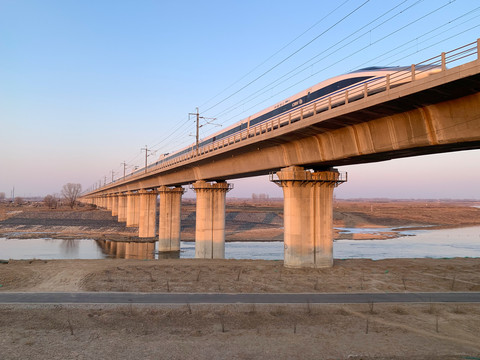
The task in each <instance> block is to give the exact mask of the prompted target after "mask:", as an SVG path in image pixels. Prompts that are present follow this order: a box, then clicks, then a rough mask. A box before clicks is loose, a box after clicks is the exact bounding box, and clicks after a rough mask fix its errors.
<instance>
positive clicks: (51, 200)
mask: <svg viewBox="0 0 480 360" xmlns="http://www.w3.org/2000/svg"><path fill="white" fill-rule="evenodd" d="M43 202H44V204H45V206H46V207H48V208H50V209H56V208H57V204H58V200H57V198H56V197H55V196H53V195H47V196H45V198H44V199H43Z"/></svg>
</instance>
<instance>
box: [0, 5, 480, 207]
mask: <svg viewBox="0 0 480 360" xmlns="http://www.w3.org/2000/svg"><path fill="white" fill-rule="evenodd" d="M479 35H480V3H479V2H478V1H472V0H392V1H384V0H338V1H320V0H312V1H310V0H305V1H302V2H300V3H299V2H293V3H292V2H291V1H288V2H287V1H283V0H276V1H262V0H255V1H250V0H245V1H226V0H223V1H208V0H205V1H168V2H167V1H160V0H157V1H153V0H150V1H149V0H136V1H133V0H131V1H122V0H115V1H109V0H96V1H93V0H92V1H89V0H86V1H74V0H42V1H38V0H36V1H33V0H31V1H28V0H0V154H1V155H0V192H4V193H5V194H6V196H7V197H10V195H11V192H12V189H13V188H15V195H17V196H24V197H28V196H45V195H47V194H59V193H60V191H61V188H62V186H63V185H64V184H66V183H69V182H73V183H80V184H82V187H83V188H84V189H87V188H89V187H90V186H92V185H93V184H95V183H96V184H98V183H99V182H104V181H105V179H106V180H107V181H110V180H111V179H112V172H113V178H117V177H121V176H123V171H124V165H123V163H125V164H126V165H125V169H126V172H127V174H128V173H129V172H131V171H132V170H133V169H134V168H135V166H143V165H144V161H145V151H144V150H141V149H143V148H148V149H149V152H148V154H149V157H148V159H147V161H148V162H150V161H155V160H156V159H157V158H158V157H159V156H160V155H161V154H163V153H167V152H173V151H175V150H178V149H181V148H183V147H185V146H187V145H189V144H191V143H193V142H194V137H192V136H191V135H192V134H194V133H195V122H194V119H193V118H189V115H188V114H189V113H193V112H195V109H196V107H199V111H200V113H201V115H202V116H205V117H209V118H215V119H216V120H214V121H213V124H207V123H203V126H202V127H201V137H204V136H207V135H209V134H211V133H213V132H216V131H218V130H219V129H220V128H219V126H220V125H221V126H223V127H225V126H228V125H230V124H233V123H234V122H236V121H239V120H241V119H243V118H246V117H248V116H249V115H251V114H254V113H255V112H257V111H260V110H262V109H264V108H266V107H269V106H271V105H273V104H275V103H276V102H279V101H281V100H282V99H285V98H287V97H288V96H290V95H292V94H295V93H297V92H299V91H302V90H303V89H306V88H308V87H310V86H312V85H314V84H316V83H318V82H320V81H322V80H325V79H328V78H330V77H333V76H336V75H339V74H343V73H346V72H349V71H352V70H355V69H359V68H362V67H367V66H375V65H381V66H387V65H410V64H412V63H417V62H420V61H423V60H425V59H428V58H430V57H433V56H436V55H438V54H440V53H441V52H443V51H448V50H452V49H455V48H457V47H460V46H462V45H465V44H467V43H470V42H473V41H475V40H476V39H477V38H478V37H480V36H479ZM471 60H474V59H471ZM150 150H151V152H150ZM478 164H480V150H471V151H462V152H456V153H448V154H438V155H429V156H422V157H415V158H406V159H398V160H391V161H386V162H379V163H374V164H362V165H355V166H342V167H338V169H339V170H340V171H346V172H348V179H349V181H348V182H347V183H345V184H343V185H341V186H340V187H339V188H338V189H337V190H336V196H337V198H375V197H389V198H453V199H480V190H479V188H480V187H479V186H478V184H480V166H479V165H478ZM233 183H234V190H232V191H231V192H230V193H229V195H228V196H232V197H250V196H251V194H252V193H265V194H268V195H270V196H271V197H281V196H282V191H281V189H280V188H278V187H277V186H276V185H274V184H273V183H270V182H269V181H268V177H258V178H248V179H239V180H234V181H233ZM186 196H190V197H193V196H194V194H193V192H192V190H188V191H187V194H186Z"/></svg>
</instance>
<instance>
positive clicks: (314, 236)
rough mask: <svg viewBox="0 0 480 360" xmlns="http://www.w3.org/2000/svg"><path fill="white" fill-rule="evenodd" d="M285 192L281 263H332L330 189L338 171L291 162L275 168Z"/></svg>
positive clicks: (298, 265) (295, 265) (336, 182)
mask: <svg viewBox="0 0 480 360" xmlns="http://www.w3.org/2000/svg"><path fill="white" fill-rule="evenodd" d="M276 175H277V176H278V180H273V179H272V181H274V182H275V183H277V185H279V186H281V187H282V189H283V194H284V229H285V230H284V231H285V233H284V246H285V252H284V265H285V266H286V267H292V268H302V267H311V268H322V267H331V266H332V265H333V190H334V188H335V187H337V186H338V185H339V184H340V183H342V182H344V181H345V180H341V178H340V173H339V172H338V171H337V170H335V169H330V170H328V171H318V172H311V171H305V170H304V169H303V168H302V167H299V166H290V167H288V168H285V169H282V171H280V172H277V174H276Z"/></svg>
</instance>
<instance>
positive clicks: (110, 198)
mask: <svg viewBox="0 0 480 360" xmlns="http://www.w3.org/2000/svg"><path fill="white" fill-rule="evenodd" d="M106 208H107V210H110V211H112V208H113V195H111V194H109V195H107V206H106Z"/></svg>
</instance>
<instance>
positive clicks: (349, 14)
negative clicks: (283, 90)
mask: <svg viewBox="0 0 480 360" xmlns="http://www.w3.org/2000/svg"><path fill="white" fill-rule="evenodd" d="M369 1H370V0H365V1H364V2H363V3H362V4H361V5H359V6H358V7H356V8H355V9H354V10H352V11H351V12H349V13H348V14H347V15H345V16H344V17H342V18H341V19H340V20H338V21H337V22H336V23H334V24H333V25H331V26H330V27H328V28H327V29H326V30H324V31H323V32H322V33H320V34H319V35H317V36H316V37H314V38H313V39H312V40H310V41H309V42H307V43H306V44H304V45H303V46H301V47H300V48H299V49H297V50H295V51H294V52H293V53H291V54H290V55H288V56H287V57H286V58H284V59H283V60H281V61H280V62H278V63H277V64H275V65H274V66H272V67H271V68H270V69H268V70H267V71H265V72H263V73H262V74H260V75H259V76H257V77H256V78H255V79H253V80H252V81H250V82H248V83H247V84H246V85H244V86H242V87H241V88H240V89H238V90H236V91H235V92H233V93H232V94H230V95H229V96H227V97H226V98H224V99H222V100H221V101H219V102H217V103H216V104H215V105H213V106H210V107H209V108H208V109H206V110H204V112H208V111H209V110H211V109H213V108H215V107H217V106H218V105H220V104H222V103H224V102H225V101H227V100H228V99H230V98H232V97H233V96H235V95H236V94H238V93H239V92H241V91H242V90H244V89H246V88H247V87H249V86H250V85H252V84H253V83H255V82H256V81H258V80H260V79H261V78H262V77H264V76H265V75H267V74H268V73H270V72H271V71H273V70H274V69H276V68H277V67H279V66H280V65H281V64H283V63H284V62H285V61H287V60H288V59H290V58H292V57H293V56H295V55H296V54H298V53H299V52H300V51H302V50H303V49H305V48H306V47H307V46H309V45H310V44H312V43H313V42H314V41H316V40H318V39H319V38H320V37H321V36H323V35H324V34H326V33H327V32H329V31H330V30H332V29H333V28H334V27H336V26H337V25H339V24H340V23H341V22H343V21H344V20H345V19H347V18H348V17H350V16H351V15H352V14H354V13H355V12H357V11H358V10H359V9H361V8H362V7H363V6H365V5H366V4H367V3H368V2H369Z"/></svg>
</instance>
